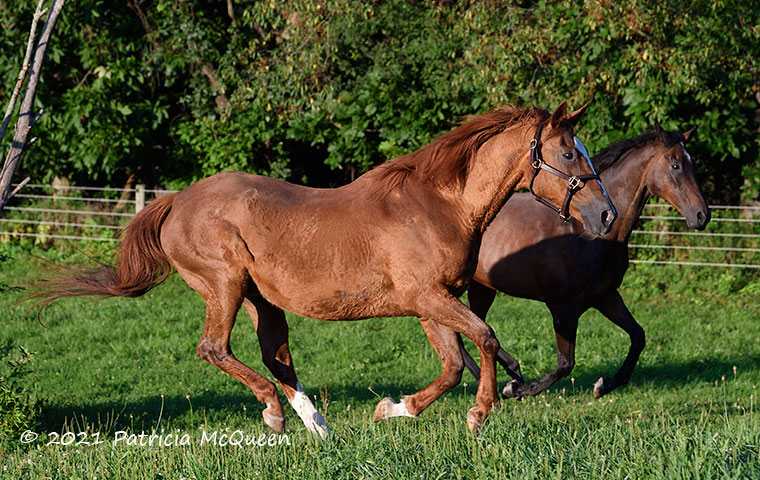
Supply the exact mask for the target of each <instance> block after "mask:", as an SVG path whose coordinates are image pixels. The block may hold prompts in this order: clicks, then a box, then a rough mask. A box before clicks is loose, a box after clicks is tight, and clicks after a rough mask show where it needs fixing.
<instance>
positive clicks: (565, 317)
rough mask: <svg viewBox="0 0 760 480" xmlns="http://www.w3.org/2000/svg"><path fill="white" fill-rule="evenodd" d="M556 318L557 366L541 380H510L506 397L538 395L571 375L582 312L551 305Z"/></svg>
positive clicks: (503, 393)
mask: <svg viewBox="0 0 760 480" xmlns="http://www.w3.org/2000/svg"><path fill="white" fill-rule="evenodd" d="M549 310H550V311H551V313H552V317H553V319H554V336H555V337H556V339H557V368H555V369H554V370H553V371H552V372H550V373H549V374H548V375H546V376H544V377H543V378H541V379H540V380H536V381H535V382H531V383H528V384H524V385H522V384H520V383H519V382H518V381H516V380H512V381H511V382H509V383H508V384H507V385H506V386H505V387H504V390H503V391H502V395H503V396H504V397H505V398H509V397H517V398H519V397H522V396H525V395H538V394H539V393H541V392H543V391H544V390H546V389H547V388H549V387H550V386H552V385H553V384H554V383H555V382H557V381H558V380H560V379H561V378H564V377H566V376H568V375H570V372H571V371H572V370H573V367H574V366H575V335H576V332H577V331H578V318H579V317H580V314H581V313H582V312H579V311H578V310H577V309H575V308H566V307H559V306H550V307H549Z"/></svg>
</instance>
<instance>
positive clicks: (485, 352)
mask: <svg viewBox="0 0 760 480" xmlns="http://www.w3.org/2000/svg"><path fill="white" fill-rule="evenodd" d="M419 302H420V304H419V305H418V308H417V311H418V312H419V316H420V317H424V318H429V319H433V320H434V321H435V322H436V323H438V324H440V325H442V326H444V327H447V328H449V329H450V330H453V331H455V332H459V333H461V334H462V335H464V336H465V337H467V338H469V339H470V340H471V341H472V342H473V343H474V344H475V346H476V347H478V350H479V351H480V368H481V370H480V382H479V384H478V393H477V397H476V399H477V406H476V407H473V408H471V409H470V410H469V412H467V426H468V427H469V429H470V430H471V431H472V432H473V433H475V434H477V433H478V429H479V428H480V426H481V425H482V424H483V422H484V421H485V419H486V417H488V414H489V413H490V412H491V410H493V409H494V408H495V407H497V406H498V404H499V397H498V395H497V393H496V358H495V355H496V352H498V350H499V341H498V340H497V339H496V335H495V334H494V332H493V330H492V329H491V327H489V326H488V325H487V324H486V323H485V322H484V321H483V320H481V319H480V318H478V316H477V315H475V314H474V313H472V311H471V310H470V309H469V308H467V307H466V306H465V305H464V304H463V303H462V302H460V301H459V300H458V299H457V298H456V297H454V296H453V295H451V293H449V292H448V290H445V289H441V290H438V291H437V292H436V293H434V294H432V295H424V296H421V297H419ZM453 345H454V347H455V349H454V350H455V351H456V352H458V351H459V350H458V346H457V344H456V342H455V343H454V344H453Z"/></svg>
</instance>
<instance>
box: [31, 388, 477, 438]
mask: <svg viewBox="0 0 760 480" xmlns="http://www.w3.org/2000/svg"><path fill="white" fill-rule="evenodd" d="M230 381H233V380H232V379H230ZM424 386H425V384H424V382H420V384H419V385H399V384H393V385H375V386H373V388H372V390H373V391H374V392H377V394H375V393H372V392H371V391H369V390H368V389H367V387H366V386H356V387H350V386H345V385H333V386H331V385H330V384H329V383H328V385H327V392H328V396H329V399H330V402H331V403H333V402H335V401H339V402H341V403H345V402H347V403H352V404H362V403H369V404H370V405H372V407H373V408H374V404H375V403H377V402H379V401H380V400H381V399H382V398H383V397H384V396H392V397H394V398H396V399H399V398H400V397H401V395H402V394H412V393H414V392H416V391H417V390H420V389H421V388H423V387H424ZM307 393H308V394H309V396H310V397H312V401H313V402H314V405H315V406H316V407H317V409H321V403H322V401H321V397H320V395H321V394H320V392H319V391H318V389H317V388H316V387H315V388H313V389H310V390H309V391H307ZM278 395H279V398H280V401H281V402H282V403H283V405H285V404H287V399H286V398H285V395H283V394H282V391H281V390H279V389H278ZM446 395H447V396H456V397H462V396H464V395H465V392H464V390H463V389H462V388H461V387H459V388H454V389H452V390H451V391H449V392H447V393H446ZM468 395H469V389H468ZM314 397H316V398H314ZM264 408H265V405H264V404H262V403H260V402H259V401H258V400H257V399H256V397H255V396H254V395H253V393H249V394H231V395H230V394H221V393H220V394H214V393H204V394H200V395H191V396H190V398H189V399H188V398H187V397H186V396H180V395H174V396H164V397H161V396H151V397H143V398H140V399H137V400H134V401H127V402H97V401H95V402H92V403H79V404H68V405H53V404H45V405H44V407H43V412H42V418H41V422H42V426H43V427H44V428H45V429H46V430H47V431H61V430H63V429H67V428H69V429H70V428H73V429H75V430H78V431H82V430H81V429H83V428H85V427H90V428H92V429H94V430H98V431H103V432H113V431H117V430H125V429H129V430H131V431H141V430H142V431H149V430H151V429H153V428H156V426H157V425H158V423H159V419H161V421H162V422H166V421H169V422H170V423H172V424H173V423H176V420H177V419H179V423H180V424H182V426H185V427H189V426H192V427H194V428H197V427H198V426H199V425H200V424H203V423H206V421H208V422H210V423H215V422H224V421H225V420H228V419H229V418H230V416H236V417H237V418H235V419H234V421H239V420H240V419H241V418H247V419H252V420H254V421H261V418H262V417H261V412H262V411H263V410H264ZM286 415H287V416H288V418H289V420H290V421H291V422H292V421H294V418H295V419H296V420H297V418H298V417H295V415H293V414H292V411H289V409H288V407H286ZM172 426H174V425H172ZM260 426H261V427H262V428H265V427H264V423H263V421H261V424H260Z"/></svg>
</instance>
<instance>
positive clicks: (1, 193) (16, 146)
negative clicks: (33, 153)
mask: <svg viewBox="0 0 760 480" xmlns="http://www.w3.org/2000/svg"><path fill="white" fill-rule="evenodd" d="M64 1H65V0H52V5H51V8H50V13H49V15H48V17H47V20H46V21H45V24H44V26H43V27H42V32H41V33H40V39H39V41H37V43H36V46H35V47H34V49H32V45H33V44H34V40H35V35H36V30H37V22H38V21H39V19H40V17H42V15H44V14H45V11H46V10H43V8H42V7H43V5H44V3H45V0H39V3H38V4H37V9H36V11H35V12H34V16H33V19H32V27H31V30H30V32H29V41H28V42H27V48H26V55H25V56H24V61H23V63H22V65H21V72H20V73H19V76H18V80H17V82H16V86H15V88H14V89H13V93H12V94H11V99H10V102H9V103H8V108H7V109H6V112H5V116H4V118H3V123H2V125H1V126H0V140H2V138H3V136H4V135H5V131H6V128H7V126H8V124H9V122H10V119H11V116H12V114H13V110H14V107H15V104H16V101H17V98H18V95H19V92H20V91H21V86H22V84H23V82H24V78H25V77H26V73H27V71H28V70H29V59H30V57H31V56H32V51H34V59H33V61H32V64H31V73H30V74H29V80H28V81H27V84H26V89H25V91H24V96H23V98H22V100H21V107H20V109H19V114H18V121H17V123H16V129H15V133H14V135H13V142H12V144H11V148H10V150H9V152H8V156H7V157H6V159H5V163H4V164H3V169H2V171H0V212H2V210H3V208H4V207H5V205H6V203H8V200H9V199H10V198H11V197H12V196H13V195H14V194H15V193H16V191H18V188H17V189H16V190H11V181H12V179H13V175H14V174H15V173H16V170H17V169H18V166H19V164H20V162H21V158H22V156H23V154H24V150H26V148H27V147H28V146H29V144H30V143H33V142H34V139H32V140H31V141H28V140H27V139H28V136H29V132H30V130H31V129H32V127H33V126H34V124H35V123H36V122H37V120H38V119H39V115H40V114H41V112H40V114H37V115H34V116H33V112H32V109H33V106H34V99H35V95H36V93H37V83H38V82H39V80H40V73H41V70H42V64H43V62H44V60H45V52H46V51H47V46H48V43H49V42H50V37H51V35H52V33H53V29H54V28H55V24H56V22H57V20H58V16H59V15H60V13H61V9H62V8H63V3H64ZM20 186H21V185H20Z"/></svg>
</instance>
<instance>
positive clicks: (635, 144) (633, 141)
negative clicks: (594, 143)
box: [591, 132, 686, 173]
mask: <svg viewBox="0 0 760 480" xmlns="http://www.w3.org/2000/svg"><path fill="white" fill-rule="evenodd" d="M665 134H666V135H667V136H668V138H667V141H666V142H664V144H665V148H670V147H672V146H673V145H675V144H676V143H679V142H681V143H685V142H686V140H685V139H684V136H683V135H682V134H680V133H678V132H665ZM655 140H660V136H659V135H658V134H657V133H655V132H644V133H642V134H641V135H639V136H638V137H633V138H624V139H622V140H618V141H617V142H615V143H613V144H611V145H609V146H608V147H606V148H604V149H602V150H601V151H600V152H599V153H597V154H596V155H594V158H592V159H591V163H593V164H594V169H595V170H596V171H597V172H598V173H601V172H603V171H605V170H607V169H608V168H609V167H611V166H612V164H614V163H615V162H617V161H618V160H620V158H621V157H622V156H623V155H624V154H625V153H626V152H628V151H629V150H632V149H634V148H639V147H643V146H644V145H646V144H648V143H650V142H654V141H655Z"/></svg>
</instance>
